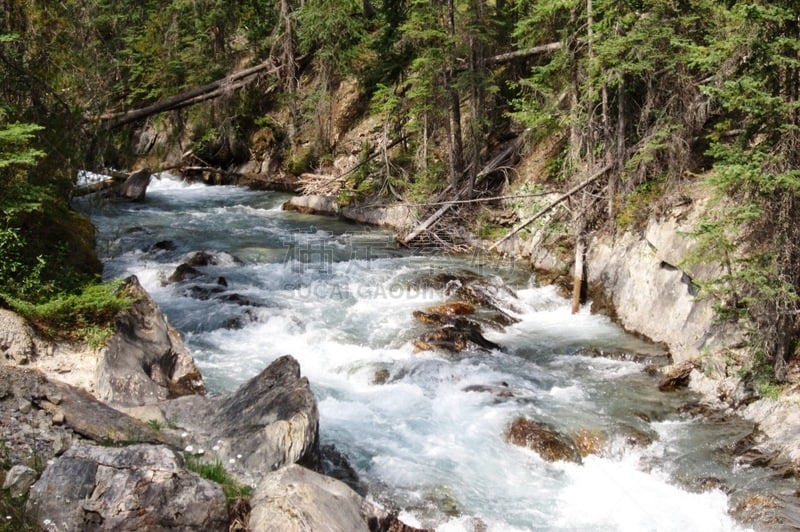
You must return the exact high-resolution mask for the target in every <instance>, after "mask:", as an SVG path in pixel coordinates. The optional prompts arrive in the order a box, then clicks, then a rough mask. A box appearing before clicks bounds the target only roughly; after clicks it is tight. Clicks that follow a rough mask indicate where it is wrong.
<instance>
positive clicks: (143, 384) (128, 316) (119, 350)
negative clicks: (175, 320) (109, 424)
mask: <svg viewBox="0 0 800 532" xmlns="http://www.w3.org/2000/svg"><path fill="white" fill-rule="evenodd" d="M123 290H124V292H125V293H126V294H127V295H128V296H129V297H131V298H133V299H134V303H133V305H132V306H131V307H130V308H129V309H128V310H126V311H124V312H122V313H121V314H120V315H119V316H118V317H117V320H116V323H115V330H116V332H115V333H114V335H113V336H112V337H111V338H110V339H109V340H108V342H107V343H106V347H105V348H104V349H103V352H102V355H101V360H100V363H99V365H98V368H97V394H98V396H99V397H100V399H102V400H104V401H109V402H112V403H119V404H124V405H137V404H146V403H153V402H158V401H162V400H164V399H167V398H171V397H179V396H182V395H188V394H205V392H206V388H205V383H204V382H203V377H202V376H201V375H200V371H199V370H198V369H197V367H196V366H195V364H194V359H193V358H192V356H191V354H190V353H189V351H188V350H187V349H186V347H185V346H184V344H183V341H182V340H181V337H180V335H179V334H178V331H176V330H175V329H174V328H173V327H172V326H171V325H170V324H169V321H168V320H167V317H166V316H165V315H164V313H162V312H161V310H160V309H159V308H158V306H157V305H156V303H155V301H153V299H152V298H151V297H150V295H149V294H148V293H147V292H146V291H145V290H144V288H142V286H141V285H140V284H139V280H138V279H137V278H136V277H135V276H131V277H128V278H127V279H126V280H125V286H124V288H123Z"/></svg>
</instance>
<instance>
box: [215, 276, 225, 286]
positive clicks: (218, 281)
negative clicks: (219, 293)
mask: <svg viewBox="0 0 800 532" xmlns="http://www.w3.org/2000/svg"><path fill="white" fill-rule="evenodd" d="M217 284H218V285H220V286H224V287H225V288H227V287H228V280H227V279H225V278H224V277H222V276H220V277H218V278H217Z"/></svg>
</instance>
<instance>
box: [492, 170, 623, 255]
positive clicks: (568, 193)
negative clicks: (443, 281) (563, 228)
mask: <svg viewBox="0 0 800 532" xmlns="http://www.w3.org/2000/svg"><path fill="white" fill-rule="evenodd" d="M610 169H611V165H607V166H604V167H603V168H601V169H600V170H598V171H597V172H595V173H594V174H592V175H591V176H590V177H589V178H588V179H586V180H585V181H582V182H580V183H578V184H577V185H575V186H574V187H572V188H571V189H569V190H568V191H566V192H565V193H564V194H562V195H561V196H559V197H558V198H556V199H555V200H554V201H552V202H551V203H550V204H549V205H548V206H547V207H545V208H544V209H542V210H540V211H539V212H537V213H536V214H534V215H533V216H531V217H530V218H527V219H526V220H523V221H522V222H520V223H519V224H518V225H517V226H516V227H515V228H514V229H512V230H511V231H510V232H509V233H507V234H506V236H504V237H503V238H501V239H500V240H498V241H497V242H495V243H494V244H492V245H491V247H490V248H489V251H492V250H494V249H497V247H498V246H499V245H500V244H502V243H503V242H505V241H506V240H508V239H509V238H511V237H512V236H514V235H516V234H517V233H519V232H520V231H522V230H523V229H525V228H526V227H527V226H528V225H530V224H531V223H533V222H535V221H536V220H538V219H539V218H541V217H542V216H544V215H545V214H547V213H548V212H550V211H551V210H553V209H554V208H555V207H556V206H557V205H558V204H559V203H561V202H562V201H564V200H565V199H567V198H569V197H570V196H572V195H573V194H575V193H576V192H579V191H580V190H583V189H584V188H585V187H586V186H588V185H590V184H592V183H594V182H595V181H597V180H598V179H600V178H601V177H603V175H605V173H606V172H608V171H609V170H610Z"/></svg>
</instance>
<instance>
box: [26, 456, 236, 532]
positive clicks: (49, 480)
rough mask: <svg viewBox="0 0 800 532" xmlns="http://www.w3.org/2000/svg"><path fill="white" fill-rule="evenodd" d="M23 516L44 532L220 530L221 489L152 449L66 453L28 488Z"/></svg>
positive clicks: (223, 513)
mask: <svg viewBox="0 0 800 532" xmlns="http://www.w3.org/2000/svg"><path fill="white" fill-rule="evenodd" d="M27 510H28V511H29V512H30V513H31V514H32V515H34V516H36V519H37V522H38V523H39V525H40V526H42V528H44V529H48V527H47V523H57V526H58V528H59V530H61V529H63V530H108V531H112V530H113V531H122V530H129V531H140V530H207V531H217V530H219V531H225V530H227V529H228V511H227V508H226V504H225V494H224V493H223V492H222V488H221V487H220V486H219V485H218V484H216V483H213V482H211V481H208V480H205V479H203V478H201V477H200V476H199V475H197V474H195V473H192V472H189V471H187V470H186V469H185V468H184V463H183V459H182V457H181V456H180V455H178V454H177V453H176V452H175V451H172V450H170V449H168V448H167V447H164V446H156V445H131V446H128V447H121V448H114V447H97V446H94V445H86V444H81V445H76V446H74V447H72V448H71V449H70V450H69V451H67V452H66V453H65V454H64V456H62V457H61V458H59V459H57V460H55V461H54V462H53V463H52V464H51V465H49V466H48V467H47V469H45V471H44V473H43V474H42V477H41V478H40V479H39V480H38V481H37V482H36V484H34V485H33V487H32V488H31V490H30V497H29V499H28V503H27Z"/></svg>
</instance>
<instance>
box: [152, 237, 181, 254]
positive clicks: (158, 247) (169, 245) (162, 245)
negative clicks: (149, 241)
mask: <svg viewBox="0 0 800 532" xmlns="http://www.w3.org/2000/svg"><path fill="white" fill-rule="evenodd" d="M177 247H178V246H176V245H175V242H173V241H172V240H159V241H158V242H156V243H155V244H153V245H152V246H150V251H175V249H177Z"/></svg>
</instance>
